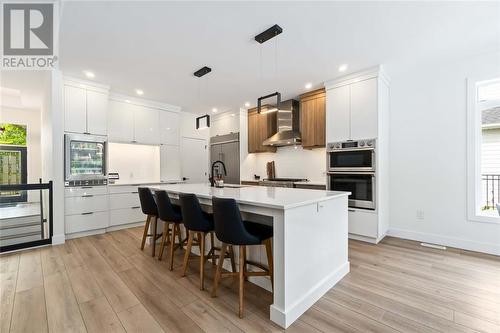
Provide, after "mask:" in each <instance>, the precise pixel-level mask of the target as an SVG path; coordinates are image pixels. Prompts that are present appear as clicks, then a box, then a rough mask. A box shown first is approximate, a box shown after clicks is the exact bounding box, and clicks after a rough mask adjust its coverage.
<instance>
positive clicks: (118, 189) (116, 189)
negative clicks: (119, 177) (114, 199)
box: [109, 185, 139, 194]
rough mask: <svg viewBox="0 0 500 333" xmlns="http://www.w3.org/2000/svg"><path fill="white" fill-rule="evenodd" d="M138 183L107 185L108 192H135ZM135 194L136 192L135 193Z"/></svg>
mask: <svg viewBox="0 0 500 333" xmlns="http://www.w3.org/2000/svg"><path fill="white" fill-rule="evenodd" d="M138 188H139V185H114V186H110V187H109V194H113V193H132V192H134V193H135V192H137V189H138ZM135 194H137V193H135Z"/></svg>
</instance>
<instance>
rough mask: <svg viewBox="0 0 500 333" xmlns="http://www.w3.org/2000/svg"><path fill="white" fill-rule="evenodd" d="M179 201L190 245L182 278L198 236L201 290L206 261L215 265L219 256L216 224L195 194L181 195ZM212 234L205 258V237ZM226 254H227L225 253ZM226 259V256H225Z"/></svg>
mask: <svg viewBox="0 0 500 333" xmlns="http://www.w3.org/2000/svg"><path fill="white" fill-rule="evenodd" d="M179 201H180V205H181V211H182V217H183V221H184V226H185V227H186V230H187V232H188V243H187V248H186V253H185V254H184V268H183V273H182V276H185V275H186V271H187V265H188V260H189V255H190V253H191V248H192V246H193V242H194V236H195V235H196V236H197V238H198V239H197V243H195V245H198V246H199V248H200V289H201V290H203V289H204V277H205V261H206V260H207V258H212V262H213V263H215V259H216V257H217V255H216V254H215V251H216V250H217V248H216V247H215V246H214V237H213V231H214V222H213V217H212V215H211V214H208V213H205V212H204V211H203V210H202V209H201V206H200V202H199V201H198V198H197V197H196V195H194V194H179ZM207 234H210V236H211V237H210V241H211V244H210V245H211V246H210V251H208V254H207V255H206V256H205V237H206V235H207ZM223 253H224V254H225V253H226V252H223ZM223 257H225V255H224V256H223ZM230 258H233V259H232V263H233V265H234V257H231V256H230Z"/></svg>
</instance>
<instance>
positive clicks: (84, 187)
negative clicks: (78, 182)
mask: <svg viewBox="0 0 500 333" xmlns="http://www.w3.org/2000/svg"><path fill="white" fill-rule="evenodd" d="M82 188H92V186H82Z"/></svg>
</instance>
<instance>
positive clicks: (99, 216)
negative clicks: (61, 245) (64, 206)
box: [65, 212, 109, 234]
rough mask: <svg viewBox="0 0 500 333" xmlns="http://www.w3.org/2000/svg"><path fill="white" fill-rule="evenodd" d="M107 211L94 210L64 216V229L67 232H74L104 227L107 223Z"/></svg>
mask: <svg viewBox="0 0 500 333" xmlns="http://www.w3.org/2000/svg"><path fill="white" fill-rule="evenodd" d="M108 220H109V215H108V212H96V213H90V214H84V215H82V214H79V215H71V216H66V217H65V225H66V226H65V230H66V233H67V234H72V233H75V232H81V231H88V230H95V229H104V228H107V227H108V224H109V221H108Z"/></svg>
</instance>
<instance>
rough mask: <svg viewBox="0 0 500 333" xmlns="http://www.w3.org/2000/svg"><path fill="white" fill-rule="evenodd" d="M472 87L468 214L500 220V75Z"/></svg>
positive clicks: (473, 82) (469, 125) (469, 117)
mask: <svg viewBox="0 0 500 333" xmlns="http://www.w3.org/2000/svg"><path fill="white" fill-rule="evenodd" d="M468 89H469V92H468V100H469V101H468V174H469V177H468V178H469V179H468V185H469V186H468V206H469V207H468V210H469V214H468V215H469V219H471V220H475V221H482V222H497V223H500V78H496V79H491V80H483V81H470V82H469V87H468Z"/></svg>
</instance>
